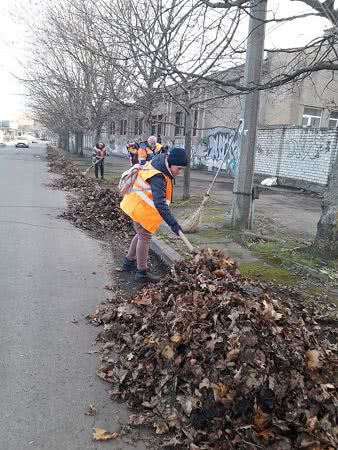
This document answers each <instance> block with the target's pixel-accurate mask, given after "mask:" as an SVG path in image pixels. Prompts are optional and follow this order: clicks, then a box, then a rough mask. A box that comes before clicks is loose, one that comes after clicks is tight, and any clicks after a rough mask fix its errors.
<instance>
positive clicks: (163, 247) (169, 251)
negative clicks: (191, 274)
mask: <svg viewBox="0 0 338 450" xmlns="http://www.w3.org/2000/svg"><path fill="white" fill-rule="evenodd" d="M150 249H151V250H152V252H154V253H155V255H156V256H158V257H159V258H160V259H161V261H162V262H163V263H164V264H165V265H166V266H168V267H170V266H172V265H173V264H174V263H175V262H176V261H179V260H180V259H182V256H181V255H180V254H179V253H177V251H176V250H174V249H173V248H171V247H170V246H169V245H168V244H166V243H165V242H163V241H161V239H159V238H157V237H156V236H153V238H152V240H151V242H150Z"/></svg>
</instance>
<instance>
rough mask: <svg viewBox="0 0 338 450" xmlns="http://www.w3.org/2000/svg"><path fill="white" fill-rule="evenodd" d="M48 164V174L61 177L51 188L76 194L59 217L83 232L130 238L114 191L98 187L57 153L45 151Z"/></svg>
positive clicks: (128, 222)
mask: <svg viewBox="0 0 338 450" xmlns="http://www.w3.org/2000/svg"><path fill="white" fill-rule="evenodd" d="M48 163H49V168H50V171H52V172H55V173H58V174H60V175H62V178H57V179H55V180H53V182H52V184H51V186H52V187H53V188H55V189H63V190H67V191H75V192H77V193H78V196H77V197H73V198H71V199H70V201H69V202H68V205H67V210H66V212H65V213H63V214H62V215H61V217H65V218H66V219H69V220H71V221H72V222H73V223H74V225H76V226H77V227H80V228H84V229H86V230H92V231H106V232H108V231H114V232H118V233H120V236H121V237H123V236H125V237H127V236H128V235H129V234H130V230H131V223H132V222H131V219H130V218H129V217H128V216H127V215H126V214H124V213H123V211H122V210H121V209H120V202H121V198H120V196H119V193H118V192H117V191H116V190H114V189H108V188H104V187H101V186H99V185H97V184H96V183H94V181H93V180H92V179H90V178H88V177H85V176H83V175H82V174H81V172H80V170H79V168H78V167H77V166H75V165H74V163H73V162H72V161H69V160H67V159H65V158H64V156H63V155H62V154H61V153H60V152H59V151H58V150H55V149H52V148H50V149H49V150H48ZM121 233H122V234H121Z"/></svg>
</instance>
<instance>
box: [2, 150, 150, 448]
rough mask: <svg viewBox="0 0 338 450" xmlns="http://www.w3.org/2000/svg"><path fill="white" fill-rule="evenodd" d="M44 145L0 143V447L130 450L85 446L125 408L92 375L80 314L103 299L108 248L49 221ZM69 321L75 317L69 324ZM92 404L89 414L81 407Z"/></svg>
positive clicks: (54, 206)
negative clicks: (23, 146)
mask: <svg viewBox="0 0 338 450" xmlns="http://www.w3.org/2000/svg"><path fill="white" fill-rule="evenodd" d="M44 158H45V146H42V145H38V144H31V147H30V148H29V149H15V148H14V147H13V146H12V147H10V146H7V147H0V192H1V197H0V307H1V310H0V405H1V414H0V450H30V449H34V450H41V449H45V450H75V449H79V450H80V449H81V450H86V449H96V448H100V449H101V448H103V449H104V448H109V449H114V448H115V449H123V450H129V449H137V450H141V449H143V448H145V447H144V445H143V444H142V443H138V444H135V445H136V446H135V445H134V444H132V443H128V442H127V441H124V442H122V441H121V440H118V441H116V442H109V443H95V442H93V441H92V432H93V427H97V426H98V427H103V428H106V429H108V430H110V431H118V429H119V424H118V421H119V420H122V421H125V420H126V410H125V408H124V407H122V406H120V405H116V404H115V405H114V404H113V403H112V402H111V400H110V398H109V394H108V392H107V391H108V389H109V386H108V385H107V384H105V383H103V382H101V381H100V380H99V379H98V378H97V377H96V375H95V369H96V355H95V354H94V355H93V354H92V353H91V352H93V350H94V349H95V347H94V346H93V343H94V340H95V337H96V335H97V333H98V329H96V328H95V327H93V326H92V325H89V324H87V321H86V319H85V315H86V314H88V313H90V312H93V311H95V307H96V305H97V304H98V303H99V302H100V301H102V300H104V299H105V292H104V290H103V288H104V285H105V284H107V283H109V280H110V277H111V267H112V265H113V264H114V261H112V256H111V253H110V252H109V249H108V246H107V245H104V244H102V243H101V242H99V241H96V240H94V239H91V238H90V237H88V236H87V235H86V234H85V233H83V232H82V231H80V230H78V229H76V228H74V227H73V226H72V225H71V224H70V223H68V222H65V221H63V220H61V219H58V218H57V216H58V214H59V213H60V212H61V211H62V210H63V209H64V207H65V194H64V193H63V192H59V191H53V190H50V189H48V187H47V186H46V184H47V183H48V182H49V180H50V175H49V174H48V172H47V164H46V161H45V159H44ZM73 319H76V320H77V321H78V323H72V320H73ZM91 403H95V405H96V408H97V412H98V413H97V416H95V417H90V416H86V415H85V414H84V413H85V411H86V410H87V408H88V406H89V404H91Z"/></svg>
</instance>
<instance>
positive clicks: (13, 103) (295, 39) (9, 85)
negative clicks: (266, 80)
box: [0, 0, 338, 120]
mask: <svg viewBox="0 0 338 450" xmlns="http://www.w3.org/2000/svg"><path fill="white" fill-rule="evenodd" d="M18 2H22V3H24V4H26V5H28V4H29V3H30V2H31V0H0V120H3V119H12V118H14V117H15V114H16V113H17V112H20V111H23V110H24V109H25V97H24V91H23V89H22V87H21V86H20V84H19V83H18V81H17V80H16V79H15V77H14V76H13V75H12V73H14V74H19V75H21V76H22V74H23V64H22V63H21V62H22V61H24V52H23V46H24V41H25V29H24V25H22V24H21V25H18V24H17V23H15V21H14V20H13V18H12V16H11V13H15V12H16V11H18V6H17V5H18ZM336 3H338V2H337V1H336ZM42 4H43V3H42ZM268 8H269V10H272V11H274V12H277V13H278V16H279V17H288V16H289V15H290V12H292V13H293V14H299V13H305V12H310V8H308V7H306V5H305V4H304V3H301V2H294V1H293V2H291V1H289V0H269V1H268ZM328 26H329V22H328V21H326V20H324V19H319V18H314V17H313V18H307V19H302V20H298V21H296V22H289V23H283V24H280V23H279V24H278V23H277V24H269V25H268V27H267V33H266V44H265V47H266V48H272V47H274V48H282V47H295V46H301V45H304V44H305V43H307V42H308V41H310V40H311V39H313V38H315V37H317V36H319V35H321V33H322V32H323V30H324V29H325V28H328Z"/></svg>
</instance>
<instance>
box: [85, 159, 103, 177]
mask: <svg viewBox="0 0 338 450" xmlns="http://www.w3.org/2000/svg"><path fill="white" fill-rule="evenodd" d="M99 161H101V160H100V159H99V160H98V161H96V162H95V163H92V165H91V166H89V167H87V169H86V170H85V171H84V172H81V175H83V176H84V177H85V176H86V175H87V174H88V173H89V172H90V171H91V170H92V168H93V167H94V166H96V164H97V163H98V162H99Z"/></svg>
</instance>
